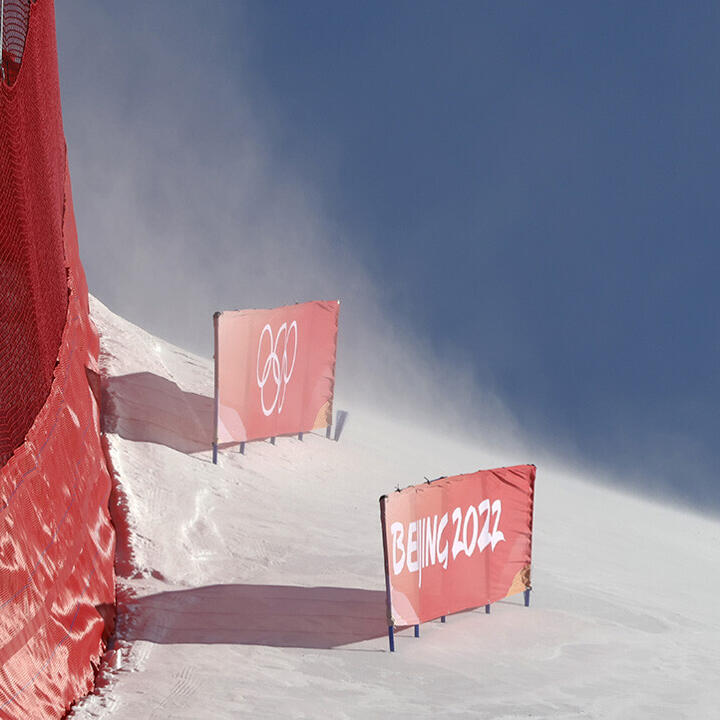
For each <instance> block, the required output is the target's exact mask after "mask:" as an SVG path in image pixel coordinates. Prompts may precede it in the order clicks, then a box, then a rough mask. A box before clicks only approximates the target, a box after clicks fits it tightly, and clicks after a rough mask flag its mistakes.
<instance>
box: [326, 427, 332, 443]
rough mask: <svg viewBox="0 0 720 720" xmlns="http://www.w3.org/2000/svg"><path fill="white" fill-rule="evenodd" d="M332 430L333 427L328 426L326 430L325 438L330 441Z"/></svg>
mask: <svg viewBox="0 0 720 720" xmlns="http://www.w3.org/2000/svg"><path fill="white" fill-rule="evenodd" d="M331 429H332V425H328V426H327V429H326V430H325V437H326V438H327V439H328V440H329V439H330V430H331Z"/></svg>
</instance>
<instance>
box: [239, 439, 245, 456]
mask: <svg viewBox="0 0 720 720" xmlns="http://www.w3.org/2000/svg"><path fill="white" fill-rule="evenodd" d="M240 454H241V455H244V454H245V443H244V442H241V443H240Z"/></svg>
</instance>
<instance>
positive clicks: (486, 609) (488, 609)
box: [485, 605, 490, 615]
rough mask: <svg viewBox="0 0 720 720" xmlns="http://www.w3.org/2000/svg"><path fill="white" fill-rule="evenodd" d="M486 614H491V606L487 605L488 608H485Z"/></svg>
mask: <svg viewBox="0 0 720 720" xmlns="http://www.w3.org/2000/svg"><path fill="white" fill-rule="evenodd" d="M485 614H486V615H489V614H490V606H489V605H486V606H485Z"/></svg>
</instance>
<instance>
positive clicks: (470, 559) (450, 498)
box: [380, 465, 535, 626]
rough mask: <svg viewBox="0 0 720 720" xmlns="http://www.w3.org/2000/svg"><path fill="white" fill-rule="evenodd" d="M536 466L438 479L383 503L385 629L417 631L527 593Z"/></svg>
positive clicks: (416, 486)
mask: <svg viewBox="0 0 720 720" xmlns="http://www.w3.org/2000/svg"><path fill="white" fill-rule="evenodd" d="M534 488H535V466H534V465H518V466H516V467H509V468H499V469H497V470H480V471H478V472H475V473H471V474H468V475H456V476H455V477H450V478H441V479H439V480H435V481H433V482H429V483H423V484H422V485H415V486H412V487H409V488H406V489H405V490H401V491H399V492H394V493H392V494H391V495H383V496H382V497H381V498H380V517H381V521H382V528H383V548H384V551H385V572H386V577H387V579H388V624H389V625H391V626H392V625H400V626H402V625H416V624H418V623H422V622H427V621H428V620H433V619H435V618H438V617H441V616H442V615H449V614H451V613H455V612H460V611H461V610H467V609H469V608H473V607H479V606H481V605H487V604H490V603H493V602H496V601H497V600H502V598H504V597H507V596H509V595H514V594H515V593H519V592H522V591H523V590H526V589H529V588H530V561H531V549H532V519H533V495H534Z"/></svg>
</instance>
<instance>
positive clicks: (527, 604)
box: [525, 588, 530, 607]
mask: <svg viewBox="0 0 720 720" xmlns="http://www.w3.org/2000/svg"><path fill="white" fill-rule="evenodd" d="M525 607H530V588H528V589H527V590H526V591H525Z"/></svg>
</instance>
